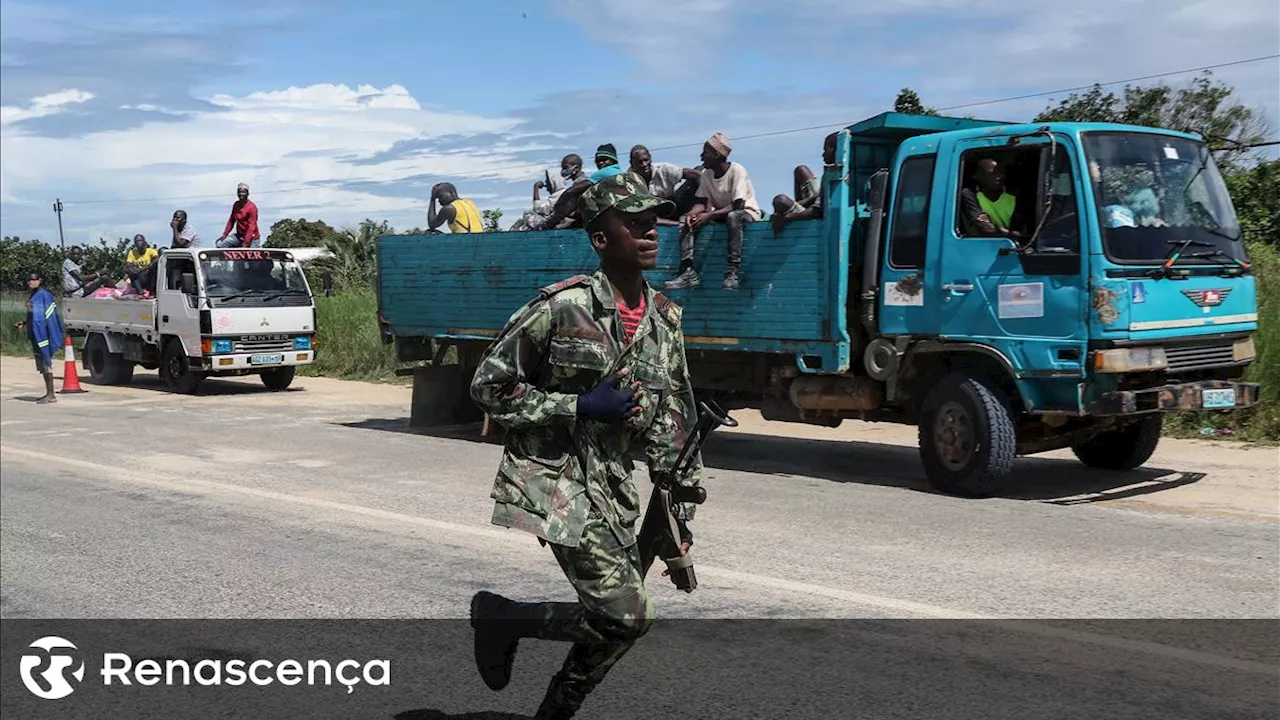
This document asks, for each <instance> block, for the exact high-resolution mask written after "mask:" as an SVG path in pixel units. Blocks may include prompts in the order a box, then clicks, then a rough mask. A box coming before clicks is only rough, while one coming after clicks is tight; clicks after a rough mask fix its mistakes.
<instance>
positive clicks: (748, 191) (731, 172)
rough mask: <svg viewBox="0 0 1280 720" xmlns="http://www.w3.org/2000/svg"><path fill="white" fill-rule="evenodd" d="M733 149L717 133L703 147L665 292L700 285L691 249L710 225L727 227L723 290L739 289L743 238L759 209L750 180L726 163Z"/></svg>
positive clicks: (737, 166) (739, 168)
mask: <svg viewBox="0 0 1280 720" xmlns="http://www.w3.org/2000/svg"><path fill="white" fill-rule="evenodd" d="M732 151H733V146H732V145H730V144H729V138H727V137H725V135H724V133H716V134H715V135H712V136H711V137H710V139H708V140H707V142H706V143H704V144H703V146H702V164H703V170H702V177H701V179H700V180H699V182H698V195H697V198H696V200H695V202H694V206H693V208H692V209H691V210H689V214H688V215H686V216H685V222H684V224H683V225H682V226H681V228H680V274H679V275H677V276H676V277H675V278H674V279H673V280H671V281H670V282H668V283H667V285H666V289H668V290H678V289H680V288H686V287H694V286H697V285H698V283H699V282H700V281H699V280H698V273H696V272H694V270H693V245H694V239H695V236H696V235H697V232H698V230H699V229H701V228H702V227H703V226H704V225H706V224H707V223H709V222H724V223H725V224H726V225H728V226H729V263H728V267H727V268H726V269H725V273H724V289H725V290H737V289H738V271H739V268H740V267H741V265H742V238H743V235H744V233H745V226H746V224H747V223H749V222H757V221H759V220H760V218H761V215H760V205H759V204H758V203H757V202H756V190H755V187H754V186H753V185H752V184H751V176H750V175H749V174H748V173H747V169H746V168H744V167H742V165H740V164H738V163H734V162H729V153H730V152H732Z"/></svg>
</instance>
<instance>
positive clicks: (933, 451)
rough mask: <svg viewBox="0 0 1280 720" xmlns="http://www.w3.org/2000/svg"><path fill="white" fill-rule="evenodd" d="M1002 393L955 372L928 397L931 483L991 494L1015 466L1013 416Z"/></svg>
mask: <svg viewBox="0 0 1280 720" xmlns="http://www.w3.org/2000/svg"><path fill="white" fill-rule="evenodd" d="M998 392H999V391H997V390H993V389H992V388H990V387H988V386H987V385H985V384H983V383H982V382H980V381H979V380H977V379H975V378H972V377H968V376H966V375H962V374H959V373H953V374H951V375H948V376H946V377H945V378H943V379H942V381H941V382H940V383H938V384H937V385H935V386H934V388H933V390H932V391H931V392H930V393H929V395H928V396H927V397H925V400H924V405H923V407H922V408H921V410H922V412H921V414H920V427H919V437H920V458H921V460H922V462H923V464H924V469H925V475H926V476H927V477H928V478H929V483H930V484H931V485H933V487H934V488H936V489H937V490H939V491H941V492H944V493H947V494H949V495H959V496H961V497H990V496H991V495H994V494H995V493H996V492H997V491H998V490H999V489H1000V486H1001V484H1002V483H1003V480H1004V477H1005V476H1006V475H1008V474H1009V471H1010V470H1011V469H1012V468H1013V460H1014V458H1015V457H1016V456H1017V440H1016V436H1015V434H1014V428H1013V418H1012V417H1011V416H1010V413H1009V409H1008V407H1007V405H1006V404H1005V403H1004V402H1002V401H1001V397H1000V395H999V394H998Z"/></svg>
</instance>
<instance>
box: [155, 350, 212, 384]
mask: <svg viewBox="0 0 1280 720" xmlns="http://www.w3.org/2000/svg"><path fill="white" fill-rule="evenodd" d="M160 379H161V380H162V381H163V382H164V386H165V388H167V389H168V390H169V392H175V393H179V394H182V395H191V394H193V393H195V391H196V388H198V387H199V386H200V381H201V380H203V379H204V375H203V374H202V373H201V372H200V371H198V370H195V369H193V368H192V367H191V359H190V358H188V357H187V351H186V350H184V349H183V348H182V343H181V342H179V341H178V340H176V339H171V340H169V341H168V342H166V343H165V344H164V350H163V351H162V352H161V354H160Z"/></svg>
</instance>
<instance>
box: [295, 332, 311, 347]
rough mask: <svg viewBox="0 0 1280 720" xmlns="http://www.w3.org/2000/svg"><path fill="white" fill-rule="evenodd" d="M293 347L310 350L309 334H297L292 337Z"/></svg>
mask: <svg viewBox="0 0 1280 720" xmlns="http://www.w3.org/2000/svg"><path fill="white" fill-rule="evenodd" d="M293 349H294V350H310V349H311V336H310V335H299V336H298V337H295V338H294V339H293Z"/></svg>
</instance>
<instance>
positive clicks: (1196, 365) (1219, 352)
mask: <svg viewBox="0 0 1280 720" xmlns="http://www.w3.org/2000/svg"><path fill="white" fill-rule="evenodd" d="M1231 348H1232V343H1231V342H1230V341H1227V342H1215V343H1198V344H1194V345H1169V346H1166V347H1165V349H1164V354H1165V357H1166V358H1168V361H1169V370H1168V372H1171V373H1178V372H1187V371H1189V370H1206V369H1209V368H1216V367H1223V366H1224V365H1231V364H1233V363H1234V361H1235V356H1234V354H1233V353H1232V349H1231Z"/></svg>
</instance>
